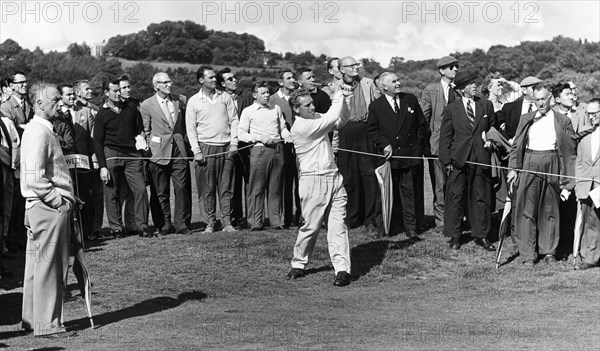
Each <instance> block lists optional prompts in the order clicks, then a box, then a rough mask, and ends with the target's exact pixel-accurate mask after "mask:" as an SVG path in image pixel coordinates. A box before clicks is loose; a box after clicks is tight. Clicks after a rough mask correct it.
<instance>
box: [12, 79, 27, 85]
mask: <svg viewBox="0 0 600 351" xmlns="http://www.w3.org/2000/svg"><path fill="white" fill-rule="evenodd" d="M13 84H27V81H26V80H22V81H20V82H13Z"/></svg>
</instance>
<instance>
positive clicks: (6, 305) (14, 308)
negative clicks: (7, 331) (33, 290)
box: [0, 292, 23, 338]
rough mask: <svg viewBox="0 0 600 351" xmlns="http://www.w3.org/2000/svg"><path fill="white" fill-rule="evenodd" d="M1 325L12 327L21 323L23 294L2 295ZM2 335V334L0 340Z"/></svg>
mask: <svg viewBox="0 0 600 351" xmlns="http://www.w3.org/2000/svg"><path fill="white" fill-rule="evenodd" d="M0 306H2V313H0V325H12V324H16V323H19V322H20V321H21V306H23V294H22V293H20V292H19V293H9V294H2V295H0ZM1 337H2V334H0V338H1Z"/></svg>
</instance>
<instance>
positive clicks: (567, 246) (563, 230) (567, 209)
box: [556, 192, 578, 258]
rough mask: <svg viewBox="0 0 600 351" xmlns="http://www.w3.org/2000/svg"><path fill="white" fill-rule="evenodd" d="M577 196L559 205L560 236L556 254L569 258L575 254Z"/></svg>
mask: <svg viewBox="0 0 600 351" xmlns="http://www.w3.org/2000/svg"><path fill="white" fill-rule="evenodd" d="M577 206H578V204H577V196H576V195H575V192H572V193H571V196H569V198H568V199H567V201H561V202H560V204H559V205H558V210H559V211H560V235H559V240H558V247H557V248H556V254H557V256H559V257H564V258H567V257H569V254H570V253H572V252H573V240H574V239H575V231H574V229H575V218H577Z"/></svg>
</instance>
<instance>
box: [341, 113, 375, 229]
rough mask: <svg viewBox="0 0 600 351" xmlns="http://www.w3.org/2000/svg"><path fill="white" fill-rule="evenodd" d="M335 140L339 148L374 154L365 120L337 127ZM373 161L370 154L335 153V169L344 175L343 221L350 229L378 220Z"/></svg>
mask: <svg viewBox="0 0 600 351" xmlns="http://www.w3.org/2000/svg"><path fill="white" fill-rule="evenodd" d="M339 139H340V148H343V149H348V150H356V151H362V152H369V153H375V147H374V145H373V143H372V142H371V139H370V138H369V137H368V135H367V124H366V123H363V122H350V123H348V124H347V125H346V126H344V127H343V128H342V129H340V131H339ZM375 161H376V160H375V158H374V157H372V156H365V155H359V154H356V153H351V152H346V151H339V152H338V169H339V172H340V173H341V174H342V177H343V178H344V188H345V189H346V193H347V194H348V203H347V205H346V223H347V224H348V225H349V226H350V227H351V228H355V227H358V226H360V225H361V224H365V225H369V224H371V225H377V224H379V222H380V221H381V211H378V209H380V207H379V206H378V202H381V200H380V198H379V197H380V195H379V185H378V183H377V178H376V177H375ZM378 217H379V218H378Z"/></svg>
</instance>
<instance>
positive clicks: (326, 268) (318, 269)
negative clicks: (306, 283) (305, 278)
mask: <svg viewBox="0 0 600 351" xmlns="http://www.w3.org/2000/svg"><path fill="white" fill-rule="evenodd" d="M332 270H333V266H332V265H330V264H326V265H324V266H321V267H315V268H309V269H307V270H305V271H304V274H306V275H309V274H315V273H319V272H326V271H332Z"/></svg>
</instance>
